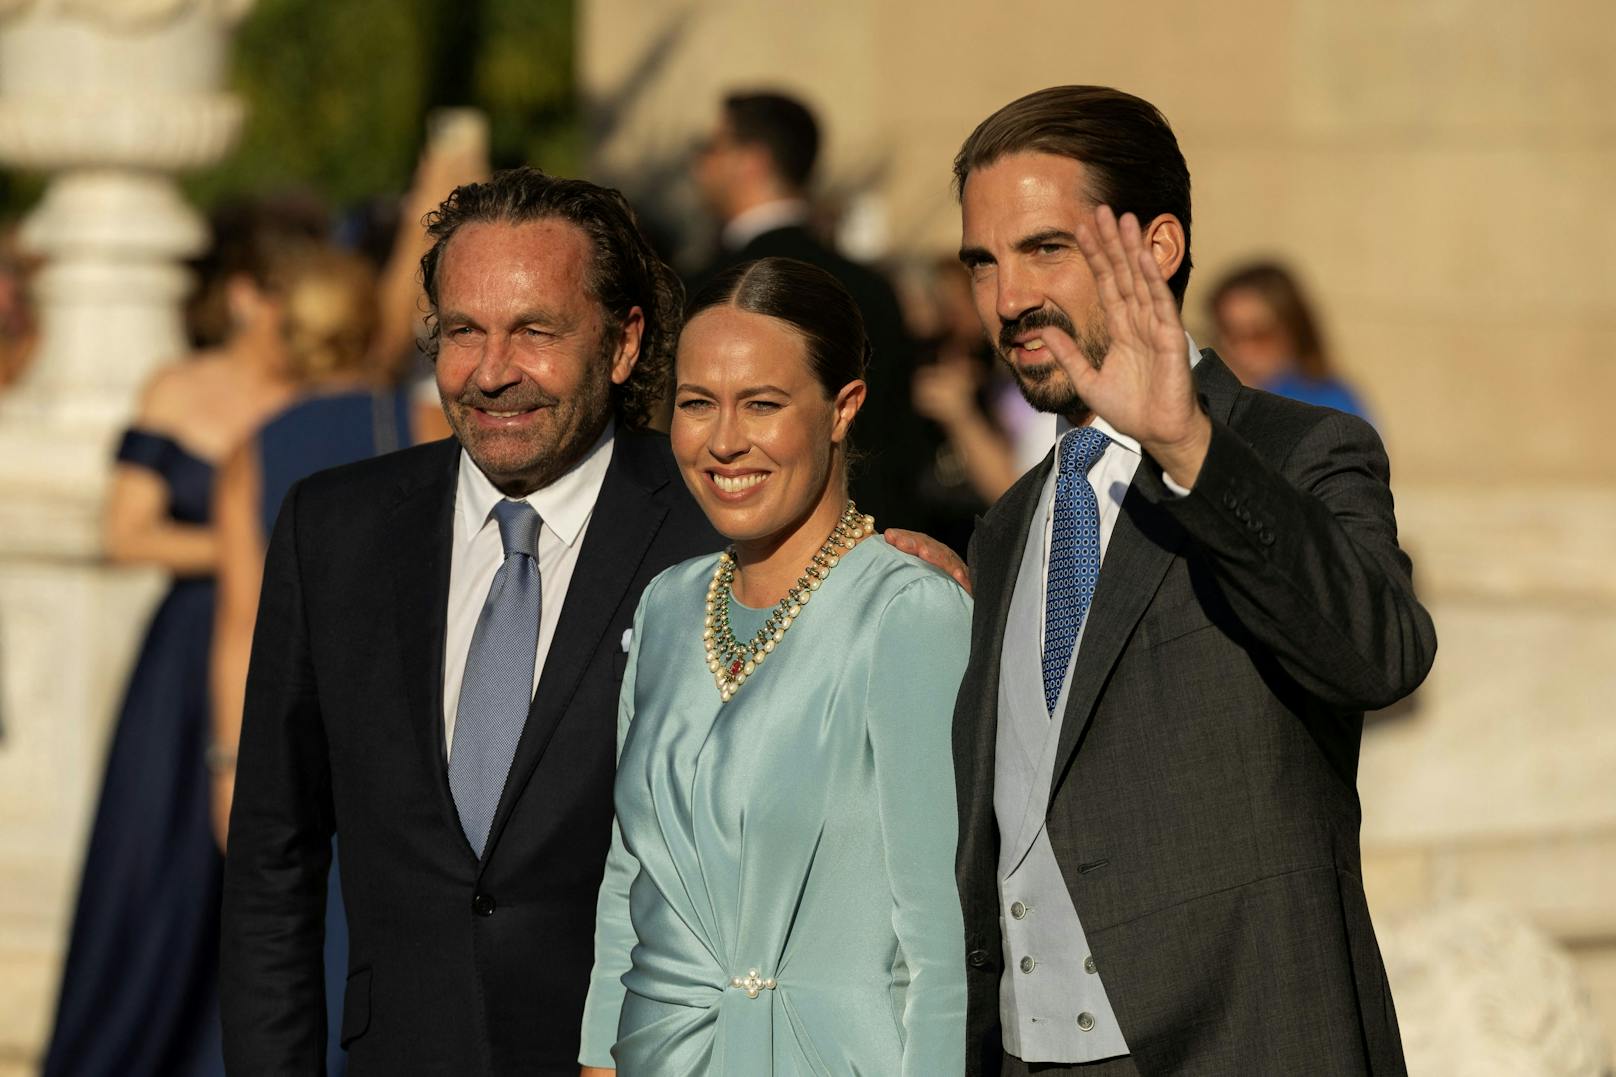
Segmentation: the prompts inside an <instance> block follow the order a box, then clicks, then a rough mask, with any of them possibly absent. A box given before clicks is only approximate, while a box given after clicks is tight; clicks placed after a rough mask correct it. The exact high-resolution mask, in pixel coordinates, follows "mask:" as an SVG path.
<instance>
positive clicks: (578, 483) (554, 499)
mask: <svg viewBox="0 0 1616 1077" xmlns="http://www.w3.org/2000/svg"><path fill="white" fill-rule="evenodd" d="M616 425H617V424H616V423H611V422H609V423H607V424H606V429H605V430H603V431H601V434H600V437H598V438H596V439H595V443H594V445H592V446H590V448H589V451H588V452H586V453H584V455H583V458H582V459H580V460H579V461H578V462H577V463H576V464H574V465H572V467H571V468H569V469H568V470H567V471H566V473H565V474H563V475H562V476H561V477H560V478H558V479H556V480H555V481H554V482H552V483H551V484H550V485H548V486H545V487H543V488H541V489H538V490H534V491H533V492H532V493H531V494H528V495H527V497H525V498H523V499H522V500H524V501H526V502H527V503H528V504H529V505H532V506H533V511H534V512H537V513H538V514H539V519H541V520H543V521H544V526H545V527H546V528H548V529H549V530H550V533H551V534H553V535H555V536H556V538H558V539H560V540H561V541H562V543H563V544H564V545H567V546H571V545H572V544H573V543H575V542H577V541H578V536H579V534H580V533H581V532H582V531H583V529H584V525H585V524H586V523H588V522H589V514H590V513H591V512H593V511H594V509H595V501H596V499H597V498H598V497H599V496H600V488H601V486H602V484H604V483H605V481H606V468H607V465H609V464H610V463H611V462H612V443H613V440H614V438H615V436H616ZM504 497H505V495H504V494H502V493H500V492H499V489H498V487H496V486H495V485H494V484H493V483H492V482H491V481H489V478H488V476H487V475H484V474H483V472H482V469H481V468H479V467H478V466H477V464H476V462H475V461H473V460H472V458H471V454H470V453H468V452H466V450H465V449H461V450H460V480H459V484H458V486H457V488H456V494H455V525H456V528H457V530H458V531H459V535H460V541H461V543H468V542H470V541H471V540H472V539H473V538H475V537H476V536H477V533H478V532H480V531H481V530H482V529H483V525H484V524H486V523H487V522H488V518H489V516H491V515H492V514H493V512H494V506H495V505H497V504H499V502H500V501H501V500H502V499H503V498H504Z"/></svg>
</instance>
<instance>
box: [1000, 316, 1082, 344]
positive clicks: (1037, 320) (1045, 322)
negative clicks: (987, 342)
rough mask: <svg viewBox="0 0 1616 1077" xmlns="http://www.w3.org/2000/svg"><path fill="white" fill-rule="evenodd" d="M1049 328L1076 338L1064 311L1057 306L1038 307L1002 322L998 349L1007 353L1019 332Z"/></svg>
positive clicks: (1076, 335)
mask: <svg viewBox="0 0 1616 1077" xmlns="http://www.w3.org/2000/svg"><path fill="white" fill-rule="evenodd" d="M1049 328H1055V329H1059V330H1061V331H1062V332H1064V333H1065V334H1066V335H1067V336H1069V337H1071V338H1072V339H1073V340H1076V339H1078V334H1077V331H1076V329H1075V328H1074V327H1073V326H1072V319H1070V318H1068V317H1067V316H1066V313H1065V312H1064V311H1062V310H1061V309H1060V308H1058V307H1039V308H1038V309H1037V310H1029V311H1028V312H1027V313H1025V314H1023V315H1021V316H1020V317H1019V318H1017V319H1015V320H1014V321H1011V322H1006V323H1004V325H1003V326H1002V327H1001V328H1000V329H999V350H1000V351H1001V352H1005V353H1008V352H1009V351H1010V349H1011V348H1014V347H1015V346H1016V338H1017V337H1019V336H1021V334H1023V333H1029V332H1031V331H1033V330H1034V329H1049Z"/></svg>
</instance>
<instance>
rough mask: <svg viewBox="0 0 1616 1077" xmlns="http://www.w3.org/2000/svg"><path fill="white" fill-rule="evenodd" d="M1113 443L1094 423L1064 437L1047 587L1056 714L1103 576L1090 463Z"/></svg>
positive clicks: (1048, 677)
mask: <svg viewBox="0 0 1616 1077" xmlns="http://www.w3.org/2000/svg"><path fill="white" fill-rule="evenodd" d="M1109 444H1111V439H1110V438H1108V437H1106V436H1105V435H1104V434H1102V433H1100V432H1099V431H1098V430H1096V429H1094V427H1092V426H1080V427H1078V428H1077V429H1075V430H1071V431H1069V432H1067V434H1066V436H1065V437H1064V438H1062V439H1061V445H1060V476H1059V478H1057V479H1056V480H1055V527H1054V530H1053V533H1052V534H1051V536H1050V542H1049V580H1048V581H1047V583H1046V585H1045V588H1044V702H1045V704H1046V705H1047V706H1048V708H1049V713H1050V716H1051V717H1053V716H1054V714H1055V704H1056V702H1058V701H1059V700H1060V692H1061V683H1062V682H1063V681H1065V679H1066V666H1067V664H1068V663H1069V662H1071V660H1072V648H1073V647H1075V646H1076V645H1077V635H1078V633H1079V632H1081V631H1082V630H1083V618H1084V617H1086V616H1088V612H1089V603H1090V602H1092V601H1094V585H1095V584H1096V583H1098V582H1099V579H1100V503H1099V502H1098V501H1097V500H1096V499H1095V497H1094V487H1093V486H1091V485H1089V468H1091V467H1093V466H1094V462H1095V461H1096V460H1098V459H1099V458H1100V455H1101V454H1102V453H1104V452H1105V447H1106V446H1107V445H1109Z"/></svg>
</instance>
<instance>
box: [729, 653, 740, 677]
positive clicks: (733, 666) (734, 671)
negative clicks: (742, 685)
mask: <svg viewBox="0 0 1616 1077" xmlns="http://www.w3.org/2000/svg"><path fill="white" fill-rule="evenodd" d="M740 672H741V660H740V659H739V658H737V659H736V660H735V661H734V662H732V663H730V667H729V675H730V676H731V677H735V676H736V675H738V674H739V673H740Z"/></svg>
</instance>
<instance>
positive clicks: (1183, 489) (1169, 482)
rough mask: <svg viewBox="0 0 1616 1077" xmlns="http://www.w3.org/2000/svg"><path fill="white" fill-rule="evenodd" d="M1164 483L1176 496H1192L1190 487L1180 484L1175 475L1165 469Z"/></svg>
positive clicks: (1168, 490)
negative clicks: (1174, 477)
mask: <svg viewBox="0 0 1616 1077" xmlns="http://www.w3.org/2000/svg"><path fill="white" fill-rule="evenodd" d="M1162 485H1163V486H1165V487H1167V492H1168V493H1170V494H1172V495H1173V496H1174V497H1189V496H1190V491H1189V488H1188V487H1187V486H1180V485H1179V484H1178V483H1176V482H1174V481H1173V477H1172V476H1171V475H1169V474H1167V472H1165V471H1163V472H1162Z"/></svg>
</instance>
